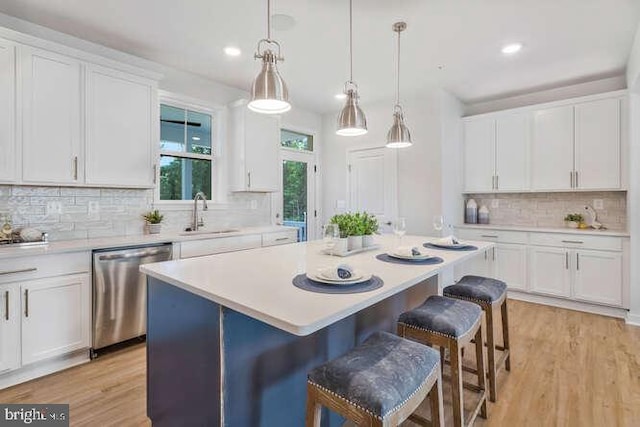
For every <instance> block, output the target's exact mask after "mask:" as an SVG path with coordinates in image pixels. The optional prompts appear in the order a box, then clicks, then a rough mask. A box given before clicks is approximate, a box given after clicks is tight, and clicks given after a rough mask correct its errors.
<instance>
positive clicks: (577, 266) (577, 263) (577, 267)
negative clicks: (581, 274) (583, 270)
mask: <svg viewBox="0 0 640 427" xmlns="http://www.w3.org/2000/svg"><path fill="white" fill-rule="evenodd" d="M576 270H580V254H579V253H578V252H576Z"/></svg>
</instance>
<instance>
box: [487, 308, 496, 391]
mask: <svg viewBox="0 0 640 427" xmlns="http://www.w3.org/2000/svg"><path fill="white" fill-rule="evenodd" d="M484 312H485V314H486V318H487V332H486V334H487V361H488V362H489V363H488V369H489V399H491V401H492V402H495V401H496V343H495V340H494V339H493V308H492V307H491V306H488V307H486V309H485V310H484Z"/></svg>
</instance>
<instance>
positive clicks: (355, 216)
mask: <svg viewBox="0 0 640 427" xmlns="http://www.w3.org/2000/svg"><path fill="white" fill-rule="evenodd" d="M346 215H347V216H348V220H347V224H348V225H347V238H348V240H349V242H348V247H349V250H350V251H354V250H358V249H362V236H364V223H363V215H362V214H361V213H360V212H356V213H350V214H346Z"/></svg>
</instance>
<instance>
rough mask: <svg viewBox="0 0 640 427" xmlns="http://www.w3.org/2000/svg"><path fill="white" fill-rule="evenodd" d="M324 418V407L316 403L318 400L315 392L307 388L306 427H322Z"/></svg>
mask: <svg viewBox="0 0 640 427" xmlns="http://www.w3.org/2000/svg"><path fill="white" fill-rule="evenodd" d="M321 417H322V406H320V404H319V403H318V402H316V398H315V395H314V392H313V390H311V389H310V388H307V413H306V421H305V426H306V427H320V421H321Z"/></svg>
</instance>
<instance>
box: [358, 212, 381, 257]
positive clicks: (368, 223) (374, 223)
mask: <svg viewBox="0 0 640 427" xmlns="http://www.w3.org/2000/svg"><path fill="white" fill-rule="evenodd" d="M362 226H363V231H364V236H362V246H363V247H365V248H368V247H369V246H373V245H374V241H373V235H374V234H375V233H376V232H377V231H378V218H376V217H375V215H371V214H368V213H366V212H365V213H363V214H362Z"/></svg>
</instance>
